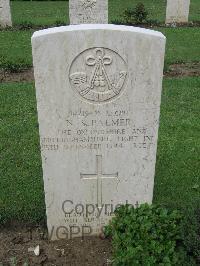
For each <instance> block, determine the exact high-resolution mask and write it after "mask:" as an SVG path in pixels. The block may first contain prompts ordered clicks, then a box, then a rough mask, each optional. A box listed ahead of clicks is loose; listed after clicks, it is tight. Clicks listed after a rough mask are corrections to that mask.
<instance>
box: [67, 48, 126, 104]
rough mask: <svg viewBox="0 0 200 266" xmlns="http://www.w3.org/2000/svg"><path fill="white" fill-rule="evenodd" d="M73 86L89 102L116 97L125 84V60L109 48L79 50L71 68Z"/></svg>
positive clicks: (103, 100) (101, 101)
mask: <svg viewBox="0 0 200 266" xmlns="http://www.w3.org/2000/svg"><path fill="white" fill-rule="evenodd" d="M69 76H70V83H71V86H72V88H73V89H74V90H75V91H76V92H77V93H78V94H79V95H80V96H81V97H82V98H84V99H86V100H88V101H89V102H92V103H103V102H107V101H109V100H111V99H114V98H116V97H118V96H119V95H120V94H121V93H122V90H123V88H124V87H125V83H126V79H127V64H126V62H125V61H124V59H123V58H122V57H121V56H120V55H119V54H117V53H116V52H114V51H112V50H110V49H108V48H90V49H87V50H85V51H83V52H82V53H81V54H79V55H78V56H77V57H76V58H75V59H74V61H73V62H72V65H71V68H70V75H69Z"/></svg>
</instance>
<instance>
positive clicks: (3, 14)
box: [0, 0, 12, 28]
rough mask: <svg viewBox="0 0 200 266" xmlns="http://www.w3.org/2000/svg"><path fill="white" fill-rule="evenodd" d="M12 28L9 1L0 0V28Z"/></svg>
mask: <svg viewBox="0 0 200 266" xmlns="http://www.w3.org/2000/svg"><path fill="white" fill-rule="evenodd" d="M7 26H10V27H11V26H12V20H11V12H10V1H9V0H0V27H2V28H3V27H7Z"/></svg>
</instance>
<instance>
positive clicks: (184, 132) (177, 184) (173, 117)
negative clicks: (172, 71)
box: [154, 77, 200, 207]
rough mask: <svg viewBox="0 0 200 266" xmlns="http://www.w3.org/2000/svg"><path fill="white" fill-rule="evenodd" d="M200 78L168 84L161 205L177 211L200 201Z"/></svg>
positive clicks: (159, 172)
mask: <svg viewBox="0 0 200 266" xmlns="http://www.w3.org/2000/svg"><path fill="white" fill-rule="evenodd" d="M199 88H200V77H198V78H184V79H167V80H165V82H164V89H163V95H162V105H161V123H160V131H159V143H158V154H157V166H156V178H155V196H154V200H155V202H157V203H162V204H167V205H170V206H175V207H186V206H188V205H189V206H191V205H193V204H194V205H195V202H196V201H197V200H199V199H200V169H199V159H198V157H199V150H200V138H199V131H200V119H199V110H200V97H199Z"/></svg>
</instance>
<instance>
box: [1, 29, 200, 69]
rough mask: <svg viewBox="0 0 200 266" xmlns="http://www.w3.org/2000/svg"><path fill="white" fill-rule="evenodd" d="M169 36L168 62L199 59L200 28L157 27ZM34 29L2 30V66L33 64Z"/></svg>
mask: <svg viewBox="0 0 200 266" xmlns="http://www.w3.org/2000/svg"><path fill="white" fill-rule="evenodd" d="M156 30H159V31H162V32H163V33H164V35H165V36H166V37H167V47H166V64H172V63H176V62H194V61H199V60H200V59H199V55H200V52H199V51H200V41H199V40H200V28H196V27H195V28H156ZM32 33H33V30H26V31H0V47H2V49H0V68H6V67H8V68H9V66H15V65H17V64H18V65H21V66H25V67H26V66H32V55H31V35H32Z"/></svg>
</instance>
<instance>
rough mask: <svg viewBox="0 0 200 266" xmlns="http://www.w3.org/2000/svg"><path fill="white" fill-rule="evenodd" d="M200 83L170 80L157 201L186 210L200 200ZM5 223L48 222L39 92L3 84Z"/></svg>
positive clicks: (0, 193)
mask: <svg viewBox="0 0 200 266" xmlns="http://www.w3.org/2000/svg"><path fill="white" fill-rule="evenodd" d="M199 87H200V78H184V79H166V80H165V81H164V89H163V96H162V108H161V123H160V134H159V143H158V156H157V165H156V177H155V194H154V202H156V203H161V204H165V205H167V206H173V207H178V208H180V207H181V208H183V207H186V206H192V205H193V203H194V202H195V201H197V199H199V198H200V177H199V176H200V170H199V168H198V156H197V152H198V147H199V144H200V143H199V140H198V134H199V130H200V123H199V122H200V121H199V108H200V101H199V100H200V99H198V98H199ZM0 95H1V98H0V104H1V109H0V123H1V126H0V135H1V142H0V150H1V153H0V171H1V172H0V176H1V178H0V188H1V189H0V223H2V222H6V221H9V220H16V219H17V220H20V221H31V222H36V221H41V220H44V218H45V205H44V192H43V182H42V168H41V159H40V151H39V136H38V123H37V112H36V99H35V89H34V85H33V84H29V83H18V84H17V83H15V84H0Z"/></svg>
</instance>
